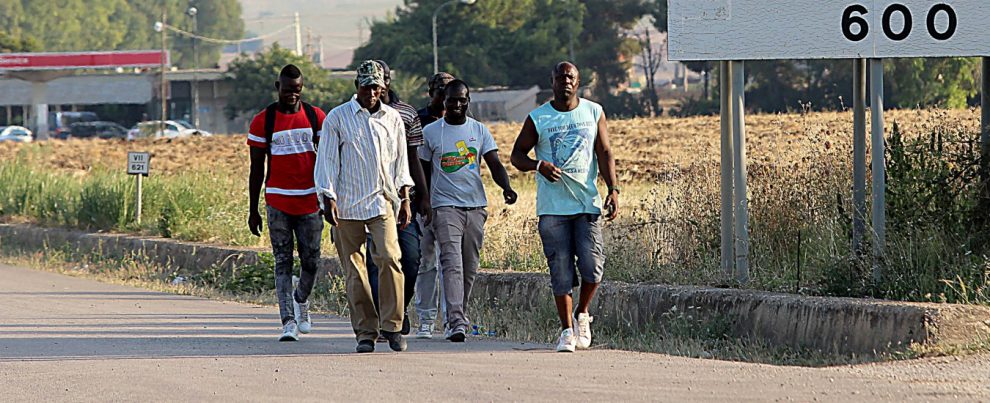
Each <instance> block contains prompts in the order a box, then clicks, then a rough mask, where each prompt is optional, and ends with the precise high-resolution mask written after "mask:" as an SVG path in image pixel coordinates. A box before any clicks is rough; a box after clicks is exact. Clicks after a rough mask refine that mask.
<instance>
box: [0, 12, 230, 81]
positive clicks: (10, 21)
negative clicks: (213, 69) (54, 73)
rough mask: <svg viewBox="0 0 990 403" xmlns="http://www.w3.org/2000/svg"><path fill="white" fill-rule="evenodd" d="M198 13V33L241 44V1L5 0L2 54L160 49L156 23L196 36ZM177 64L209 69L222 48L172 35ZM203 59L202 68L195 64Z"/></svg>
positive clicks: (0, 21) (0, 16)
mask: <svg viewBox="0 0 990 403" xmlns="http://www.w3.org/2000/svg"><path fill="white" fill-rule="evenodd" d="M190 6H194V7H196V8H197V9H198V14H197V27H196V33H198V34H199V35H202V36H205V37H211V38H224V39H240V38H242V37H243V35H244V22H243V20H242V19H241V4H240V2H239V1H238V0H192V1H189V0H3V1H0V27H3V28H2V30H0V52H41V51H45V52H57V51H99V50H135V49H161V34H160V33H158V32H156V31H155V22H157V21H161V19H162V14H163V12H164V14H165V15H166V18H167V23H168V24H169V25H172V26H175V27H177V28H179V29H181V30H184V31H190V32H191V31H193V19H192V17H190V16H189V15H187V14H186V10H187V9H188V8H189V7H190ZM167 42H168V48H169V50H171V56H172V63H173V64H174V65H177V66H179V67H182V68H189V67H209V66H212V65H215V64H216V63H217V61H218V60H219V59H220V52H221V46H219V45H214V44H207V43H202V42H200V43H197V52H196V53H198V54H199V57H198V58H197V57H194V56H193V53H192V42H191V40H190V39H189V38H187V37H184V36H180V35H176V34H174V33H170V34H169V36H168V41H167ZM197 59H198V64H196V63H195V62H194V60H197Z"/></svg>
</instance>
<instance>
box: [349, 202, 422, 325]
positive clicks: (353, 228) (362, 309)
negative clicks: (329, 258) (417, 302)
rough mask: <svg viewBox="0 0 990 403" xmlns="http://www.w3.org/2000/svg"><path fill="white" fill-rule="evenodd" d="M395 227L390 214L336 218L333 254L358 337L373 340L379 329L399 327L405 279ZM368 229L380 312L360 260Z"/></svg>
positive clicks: (366, 271) (402, 311)
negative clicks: (337, 220)
mask: <svg viewBox="0 0 990 403" xmlns="http://www.w3.org/2000/svg"><path fill="white" fill-rule="evenodd" d="M396 229H397V228H396V221H395V217H394V216H393V215H392V214H386V215H385V216H382V217H376V218H372V219H370V220H364V221H355V220H340V222H339V225H337V237H336V246H337V254H338V256H339V257H340V262H341V265H342V266H343V269H344V275H345V283H346V287H347V301H348V306H349V307H350V310H351V326H352V327H353V328H354V335H355V336H356V337H357V340H358V341H361V340H371V341H374V340H375V339H377V338H378V334H379V330H383V331H387V332H398V331H399V330H401V329H402V319H403V314H404V309H403V304H404V302H405V299H404V298H405V296H404V295H403V293H404V291H403V287H404V282H405V281H404V278H403V275H402V266H401V263H400V262H399V258H400V257H401V256H402V252H401V251H400V249H399V235H398V232H397V230H396ZM368 233H370V234H371V238H372V240H373V242H374V243H375V245H377V246H378V247H376V248H375V251H374V253H373V254H372V256H371V258H372V260H374V262H375V265H377V266H378V298H379V303H380V307H381V312H380V315H379V312H378V310H376V309H375V301H374V299H373V298H372V294H371V283H370V282H369V281H368V270H367V264H366V262H365V260H364V250H363V249H364V245H365V242H366V241H367V234H368Z"/></svg>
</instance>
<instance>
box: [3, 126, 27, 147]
mask: <svg viewBox="0 0 990 403" xmlns="http://www.w3.org/2000/svg"><path fill="white" fill-rule="evenodd" d="M33 140H34V133H31V131H30V130H28V129H27V128H25V127H21V126H0V141H12V142H16V143H30V142H31V141H33Z"/></svg>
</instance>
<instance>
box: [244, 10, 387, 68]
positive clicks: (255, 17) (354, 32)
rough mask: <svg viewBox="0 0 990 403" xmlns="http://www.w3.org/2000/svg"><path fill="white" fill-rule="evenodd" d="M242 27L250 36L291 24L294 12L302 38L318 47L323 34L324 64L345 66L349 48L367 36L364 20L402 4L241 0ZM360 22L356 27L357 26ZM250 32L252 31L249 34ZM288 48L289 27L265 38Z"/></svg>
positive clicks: (292, 36)
mask: <svg viewBox="0 0 990 403" xmlns="http://www.w3.org/2000/svg"><path fill="white" fill-rule="evenodd" d="M241 5H242V7H243V9H244V29H245V31H247V32H248V33H249V35H250V36H258V35H265V34H268V33H271V32H274V31H278V30H279V29H281V28H284V27H286V26H287V25H291V24H292V22H293V13H295V12H298V13H299V16H300V21H301V23H302V27H303V32H302V42H303V46H304V47H305V46H306V44H307V42H308V43H309V44H310V45H311V46H312V47H313V49H314V50H315V49H318V37H320V36H322V37H323V50H324V65H325V66H327V67H332V68H340V67H345V66H346V65H347V64H349V63H350V61H351V55H352V53H353V50H354V49H355V48H357V47H358V46H360V44H361V42H362V40H367V39H368V36H369V32H368V24H366V23H365V21H367V20H374V19H384V18H385V16H386V15H388V14H389V13H392V12H394V11H395V8H396V7H398V6H399V5H402V0H279V1H271V0H241ZM359 24H360V27H359ZM252 34H253V35H252ZM271 42H278V43H279V44H281V45H283V46H285V47H289V48H292V47H294V46H295V34H294V33H293V32H292V30H291V29H290V30H288V31H286V32H284V33H281V34H279V35H276V36H275V37H273V38H271V39H268V40H266V44H268V43H271Z"/></svg>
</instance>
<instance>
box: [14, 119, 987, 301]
mask: <svg viewBox="0 0 990 403" xmlns="http://www.w3.org/2000/svg"><path fill="white" fill-rule="evenodd" d="M886 121H887V123H888V130H887V138H888V147H889V150H888V158H889V160H888V199H887V200H888V222H889V228H890V229H889V231H888V240H887V242H888V251H889V252H888V254H889V256H886V257H885V259H887V264H888V265H890V267H889V269H888V271H887V272H888V273H891V275H890V277H889V278H885V279H884V282H883V283H880V284H872V283H871V280H870V278H871V276H870V270H869V265H868V264H866V265H864V264H863V262H861V261H859V260H858V258H857V257H856V255H855V254H854V253H853V252H852V251H851V250H850V249H851V248H850V244H851V236H850V229H849V227H850V222H851V213H850V212H851V211H852V204H851V200H850V199H851V186H852V184H851V182H852V167H851V160H852V155H851V154H852V114H851V113H849V112H842V113H836V112H831V113H809V114H789V115H753V116H749V117H747V139H748V144H747V153H748V160H749V167H750V169H749V178H750V188H749V192H750V197H749V199H750V202H749V211H750V223H751V224H750V235H751V244H750V266H751V271H750V274H751V282H750V283H749V284H747V287H752V288H757V289H764V290H773V291H786V292H799V293H805V294H813V295H848V296H863V295H873V296H879V297H885V298H893V299H908V300H916V301H962V302H983V303H988V302H990V276H988V275H987V274H986V270H985V268H986V267H990V261H988V260H987V259H985V258H983V257H982V256H983V255H984V253H983V252H981V249H977V247H978V246H979V238H978V237H976V236H975V235H974V234H975V233H977V230H974V227H973V226H972V225H971V221H972V220H969V219H968V217H971V216H972V209H973V206H974V203H973V202H972V201H973V200H974V197H973V194H974V193H973V189H974V187H973V186H972V183H974V182H973V179H972V176H971V175H972V170H971V167H972V166H973V165H974V164H973V162H974V161H975V160H974V159H973V155H974V154H973V152H972V150H973V148H972V147H973V144H974V142H975V140H976V138H977V136H978V134H977V133H978V127H979V113H978V112H977V111H974V110H953V111H945V110H924V111H890V112H888V113H887V114H886ZM895 124H896V125H897V127H898V128H899V130H898V132H899V133H900V136H894V125H895ZM519 127H520V125H518V124H494V125H492V131H493V133H494V134H495V137H496V140H497V142H498V144H499V145H500V147H501V150H502V153H501V154H502V158H503V161H504V162H506V164H507V165H508V154H509V152H510V150H511V148H512V143H513V141H514V139H515V136H516V135H517V133H518V130H519ZM719 128H720V123H719V119H718V117H695V118H684V119H677V118H661V119H634V120H616V121H612V122H610V123H609V130H610V133H611V135H612V136H611V137H612V139H613V140H612V147H613V150H614V152H615V155H616V157H617V159H618V169H619V177H620V182H621V185H622V187H623V193H622V196H621V203H620V204H621V216H620V218H619V219H618V220H616V221H615V222H612V223H609V224H607V225H606V226H605V229H604V235H605V239H606V273H607V274H606V277H607V278H608V279H613V280H625V281H631V282H661V283H669V284H696V285H718V286H733V285H734V284H733V283H731V282H729V281H727V279H726V277H725V276H724V275H723V274H722V272H721V269H720V267H719V254H720V251H719V220H720V217H719V181H720V179H719V161H720V143H719V141H720V140H719ZM909 143H910V144H909ZM127 151H149V152H151V153H152V164H151V165H152V174H151V177H150V178H149V179H148V180H147V181H146V184H145V195H146V199H145V203H144V207H143V209H144V217H145V219H144V220H143V221H142V223H141V224H136V223H134V222H133V198H132V195H133V179H132V178H129V177H127V176H126V175H125V174H124V173H123V172H124V161H125V156H126V152H127ZM247 159H248V152H247V146H246V145H245V136H244V135H235V136H217V137H212V138H188V139H176V140H143V141H138V142H133V143H126V142H123V141H106V140H85V141H84V140H70V141H51V142H46V143H35V144H28V145H15V144H4V143H0V184H2V186H0V219H4V220H22V221H33V222H38V223H41V224H46V225H59V226H69V227H78V228H84V229H90V230H100V231H123V232H134V233H141V234H146V235H158V236H170V237H174V238H178V239H184V240H192V241H200V242H214V243H222V244H231V245H243V246H253V247H259V248H262V250H264V249H267V245H268V239H267V237H265V236H263V237H261V238H255V237H253V236H251V235H250V234H249V233H248V231H247V228H246V225H245V223H246V217H247V208H248V201H247V170H248V161H247ZM509 170H510V173H511V174H512V175H513V176H514V178H513V186H514V187H515V188H516V190H517V191H518V192H519V194H520V199H519V203H517V204H516V205H514V206H506V205H504V203H502V201H501V197H500V192H498V191H497V187H496V186H495V185H494V184H492V183H491V181H490V180H487V179H486V185H487V188H488V191H489V195H488V197H489V201H490V205H489V213H490V215H489V220H488V223H487V231H486V238H485V246H484V249H483V251H482V264H483V266H484V267H486V268H488V269H491V270H522V271H544V270H546V269H545V260H544V258H543V253H542V245H541V243H540V240H539V237H538V236H536V233H537V231H536V226H537V218H536V216H535V186H534V184H533V180H532V179H531V178H530V177H528V176H526V177H524V176H522V175H519V173H518V172H517V171H515V170H514V169H513V168H511V167H509ZM867 248H869V240H867ZM324 253H334V252H333V247H332V244H331V243H330V242H329V236H326V237H325V240H324Z"/></svg>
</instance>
